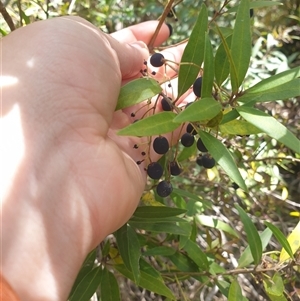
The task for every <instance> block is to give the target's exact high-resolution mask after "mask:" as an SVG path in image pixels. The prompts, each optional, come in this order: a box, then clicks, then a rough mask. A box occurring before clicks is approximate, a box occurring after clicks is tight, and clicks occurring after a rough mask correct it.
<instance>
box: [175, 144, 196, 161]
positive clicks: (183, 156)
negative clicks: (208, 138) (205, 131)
mask: <svg viewBox="0 0 300 301" xmlns="http://www.w3.org/2000/svg"><path fill="white" fill-rule="evenodd" d="M196 153H197V145H196V143H193V145H192V146H190V147H183V149H182V151H181V152H180V153H179V155H178V157H177V161H178V162H183V161H186V160H187V159H189V158H190V157H192V156H194V155H195V154H196Z"/></svg>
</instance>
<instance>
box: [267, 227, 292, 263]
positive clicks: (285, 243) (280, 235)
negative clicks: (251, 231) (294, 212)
mask: <svg viewBox="0 0 300 301" xmlns="http://www.w3.org/2000/svg"><path fill="white" fill-rule="evenodd" d="M265 224H266V226H267V227H268V228H270V229H271V231H272V232H273V234H274V236H275V237H276V239H277V240H278V242H279V243H280V244H281V246H282V247H283V248H284V249H285V251H286V252H287V254H288V255H289V256H290V258H292V259H294V254H293V251H292V248H291V246H290V244H289V242H288V241H287V239H286V237H285V236H284V234H283V233H282V232H281V231H280V230H279V229H278V228H277V227H276V226H274V225H273V224H271V223H269V222H265Z"/></svg>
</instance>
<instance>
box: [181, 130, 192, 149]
mask: <svg viewBox="0 0 300 301" xmlns="http://www.w3.org/2000/svg"><path fill="white" fill-rule="evenodd" d="M194 141H195V138H194V136H193V135H192V134H190V133H184V134H183V135H182V136H181V144H182V145H183V146H185V147H190V146H192V145H193V144H194Z"/></svg>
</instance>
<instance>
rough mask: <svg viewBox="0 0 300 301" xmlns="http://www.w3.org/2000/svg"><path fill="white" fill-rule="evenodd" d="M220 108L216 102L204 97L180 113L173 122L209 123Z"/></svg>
mask: <svg viewBox="0 0 300 301" xmlns="http://www.w3.org/2000/svg"><path fill="white" fill-rule="evenodd" d="M221 110H222V106H221V105H220V103H219V102H218V101H216V100H215V99H213V98H211V97H205V98H202V99H200V100H198V101H195V102H194V103H192V104H191V105H190V106H188V107H187V108H186V109H184V110H183V111H182V112H180V113H179V114H178V115H177V116H176V117H175V118H174V122H180V123H181V122H185V121H190V122H192V121H198V122H201V121H206V122H207V121H209V120H210V119H212V118H214V117H215V116H217V115H218V114H219V112H221Z"/></svg>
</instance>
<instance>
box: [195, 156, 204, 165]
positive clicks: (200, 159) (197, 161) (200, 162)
mask: <svg viewBox="0 0 300 301" xmlns="http://www.w3.org/2000/svg"><path fill="white" fill-rule="evenodd" d="M196 163H197V164H198V165H199V166H203V163H202V156H199V157H198V158H197V159H196Z"/></svg>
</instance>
